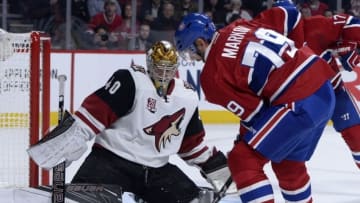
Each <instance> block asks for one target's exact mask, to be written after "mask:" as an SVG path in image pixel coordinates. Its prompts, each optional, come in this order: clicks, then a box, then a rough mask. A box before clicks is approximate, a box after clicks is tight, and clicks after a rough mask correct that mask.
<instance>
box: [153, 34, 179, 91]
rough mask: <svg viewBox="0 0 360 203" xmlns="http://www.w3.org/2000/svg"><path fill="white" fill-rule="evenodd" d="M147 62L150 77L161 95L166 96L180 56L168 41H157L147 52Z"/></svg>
mask: <svg viewBox="0 0 360 203" xmlns="http://www.w3.org/2000/svg"><path fill="white" fill-rule="evenodd" d="M146 58H147V59H146V64H147V68H148V71H149V75H150V78H151V79H152V80H153V82H154V85H155V88H156V90H157V92H158V94H159V95H160V96H165V95H166V91H167V88H168V85H169V82H170V81H171V80H172V79H173V78H174V77H175V75H176V72H177V69H178V66H179V56H178V53H177V51H176V49H175V47H174V46H173V45H172V44H171V43H170V42H168V41H164V40H163V41H159V42H156V43H155V44H154V45H153V46H152V47H151V48H150V49H149V51H148V52H147V57H146Z"/></svg>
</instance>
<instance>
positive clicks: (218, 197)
mask: <svg viewBox="0 0 360 203" xmlns="http://www.w3.org/2000/svg"><path fill="white" fill-rule="evenodd" d="M200 173H201V175H202V176H203V177H204V178H205V179H206V181H207V182H208V183H210V185H211V186H212V187H213V188H214V199H213V201H212V202H211V203H218V202H219V201H220V200H221V199H222V198H223V197H225V195H226V191H227V190H228V188H229V187H230V185H231V183H232V182H233V181H232V178H231V176H229V177H228V178H227V179H226V181H225V183H224V185H223V186H222V187H221V188H220V189H219V190H217V186H216V184H215V183H214V182H213V180H211V179H210V178H209V177H208V176H207V175H206V173H204V171H202V170H200Z"/></svg>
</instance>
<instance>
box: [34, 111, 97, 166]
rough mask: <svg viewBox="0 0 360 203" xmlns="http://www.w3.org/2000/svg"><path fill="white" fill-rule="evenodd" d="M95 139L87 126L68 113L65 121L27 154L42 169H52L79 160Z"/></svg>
mask: <svg viewBox="0 0 360 203" xmlns="http://www.w3.org/2000/svg"><path fill="white" fill-rule="evenodd" d="M93 137H94V134H93V133H92V132H91V130H90V129H89V128H88V127H87V126H85V125H84V124H82V123H81V122H80V121H77V120H76V119H74V118H73V117H72V116H71V115H70V114H69V113H66V115H65V117H64V119H63V121H62V122H61V123H60V124H59V125H58V126H57V127H56V128H55V129H53V130H52V131H51V132H50V133H49V134H47V135H46V136H45V137H44V138H43V139H41V140H40V141H39V142H38V143H36V144H35V145H33V146H31V147H30V148H29V149H28V150H27V152H28V154H29V155H30V157H31V158H32V159H33V160H34V161H35V162H36V164H38V165H39V166H40V167H42V168H45V169H51V168H53V167H54V166H56V165H57V164H59V163H61V162H63V161H66V162H67V163H71V162H72V161H75V160H78V159H79V158H80V157H81V156H82V155H83V154H84V153H85V152H86V150H87V141H89V140H91V139H92V138H93ZM68 165H69V164H67V166H68Z"/></svg>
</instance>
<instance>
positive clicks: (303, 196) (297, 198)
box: [281, 184, 311, 202]
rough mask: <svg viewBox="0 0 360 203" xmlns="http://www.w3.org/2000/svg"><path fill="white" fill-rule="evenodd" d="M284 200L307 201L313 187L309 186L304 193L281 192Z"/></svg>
mask: <svg viewBox="0 0 360 203" xmlns="http://www.w3.org/2000/svg"><path fill="white" fill-rule="evenodd" d="M281 194H282V195H283V197H284V199H286V200H287V201H289V202H300V201H301V200H302V201H304V200H307V199H309V198H310V196H311V185H310V184H309V186H308V187H306V189H305V190H304V191H302V192H299V193H292V194H291V193H285V192H284V191H282V192H281Z"/></svg>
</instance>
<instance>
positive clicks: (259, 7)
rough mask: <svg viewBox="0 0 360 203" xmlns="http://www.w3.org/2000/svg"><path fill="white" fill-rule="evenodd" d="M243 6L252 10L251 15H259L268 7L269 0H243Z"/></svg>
mask: <svg viewBox="0 0 360 203" xmlns="http://www.w3.org/2000/svg"><path fill="white" fill-rule="evenodd" d="M242 1H243V3H242V8H243V9H246V10H247V11H249V12H250V14H251V16H253V17H254V16H256V15H258V14H259V13H260V12H261V11H263V10H265V9H267V4H268V0H242Z"/></svg>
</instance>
